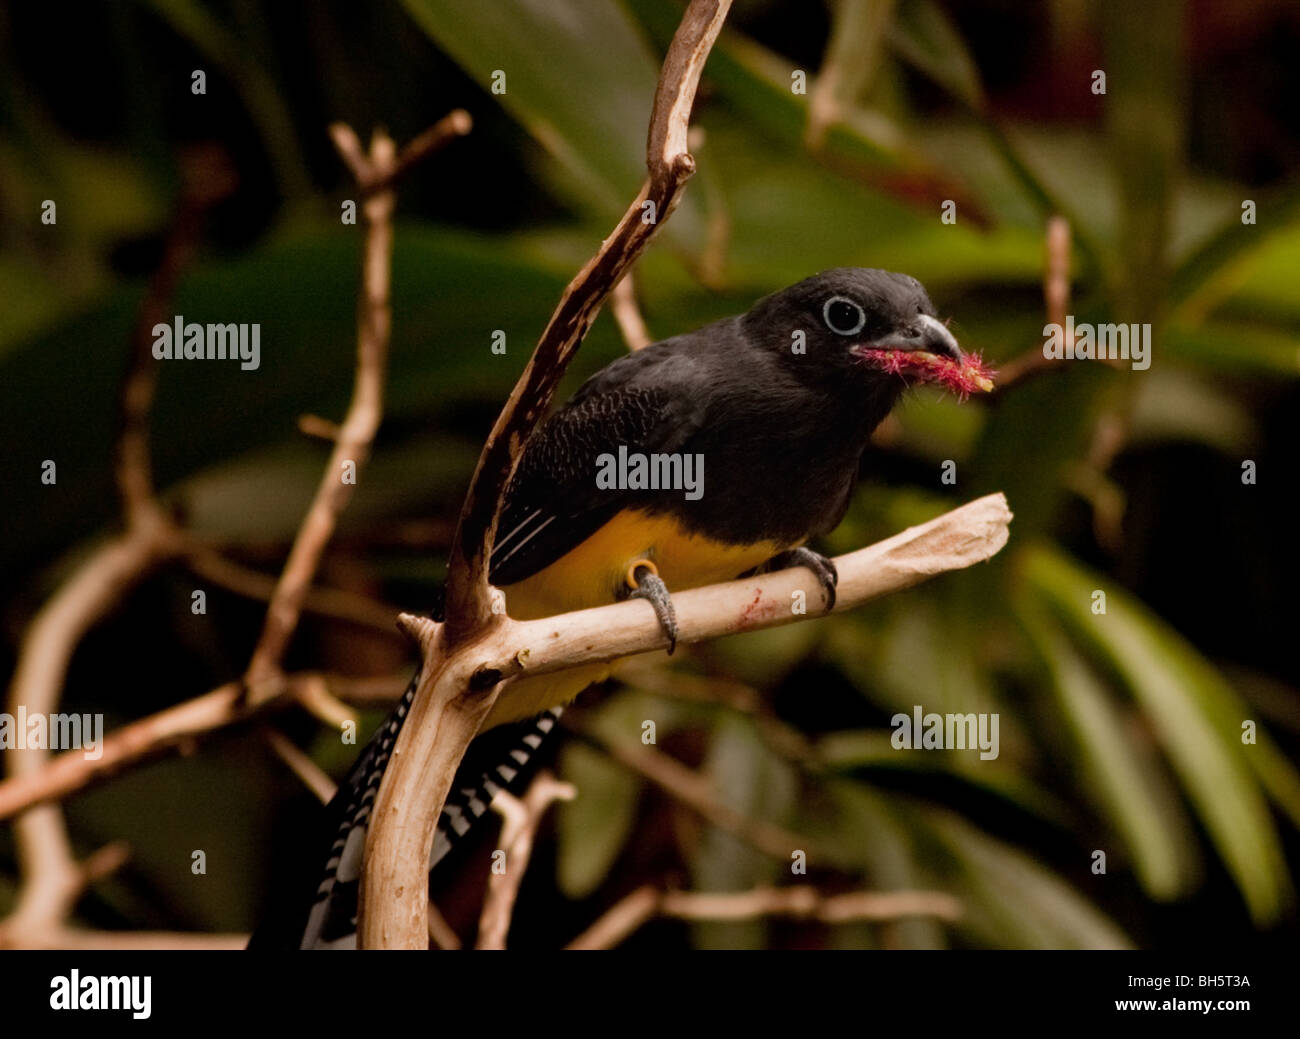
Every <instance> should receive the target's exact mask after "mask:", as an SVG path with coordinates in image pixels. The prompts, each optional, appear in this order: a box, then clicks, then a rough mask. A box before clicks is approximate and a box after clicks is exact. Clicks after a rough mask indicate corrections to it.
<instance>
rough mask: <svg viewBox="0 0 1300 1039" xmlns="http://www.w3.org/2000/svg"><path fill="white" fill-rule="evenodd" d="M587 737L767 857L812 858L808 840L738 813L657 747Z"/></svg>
mask: <svg viewBox="0 0 1300 1039" xmlns="http://www.w3.org/2000/svg"><path fill="white" fill-rule="evenodd" d="M584 735H586V737H587V738H588V739H590V740H592V742H593V743H595V744H596V745H597V746H598V747H600V749H601V750H603V751H604V752H605V753H606V754H608V755H609V756H610V757H611V758H613V759H614V760H615V761H617V762H618V763H619V764H620V765H622V766H624V767H625V768H629V769H631V770H632V771H633V772H636V773H637V774H639V775H641V776H644V777H645V778H646V779H649V780H650V781H651V782H653V783H655V784H656V785H657V786H660V787H663V789H664V790H666V791H668V793H670V794H671V795H672V796H673V797H675V798H676V799H677V800H678V801H680V802H681V803H682V804H684V805H686V806H687V807H688V808H690V809H692V810H693V811H695V812H696V813H697V814H698V815H699V816H700V817H701V818H703V819H705V820H706V821H707V822H710V823H712V824H713V825H714V826H716V827H718V829H720V830H726V831H727V832H728V833H730V834H732V835H733V836H735V837H738V838H740V840H742V841H744V842H745V843H746V844H748V845H750V846H751V847H754V848H756V849H758V850H759V851H761V852H762V853H763V854H764V855H770V856H771V857H772V858H774V859H782V860H784V861H786V862H788V861H790V856H791V854H792V853H793V852H794V851H796V850H802V851H806V852H809V853H810V854H811V853H812V851H813V850H814V849H813V846H812V842H810V841H809V840H808V839H807V838H806V837H800V836H799V835H798V834H794V833H791V832H789V831H788V830H785V829H782V828H781V827H780V826H776V825H774V824H773V823H769V822H767V821H766V820H764V819H752V818H750V817H749V816H747V815H745V814H744V813H743V812H738V811H736V810H735V809H734V808H732V807H731V806H730V805H729V804H727V803H726V802H725V801H723V800H722V798H721V797H719V796H718V792H717V791H716V790H715V789H714V787H713V784H712V783H710V782H709V781H708V780H707V779H706V778H705V777H704V776H702V775H700V774H699V773H698V772H695V771H693V770H692V769H689V768H687V767H686V766H685V765H683V764H682V763H681V762H680V761H677V760H676V759H674V758H671V757H669V756H668V755H667V754H665V753H664V752H663V751H660V750H655V749H654V748H653V747H642V746H636V747H629V746H626V745H625V744H621V743H616V742H613V741H608V740H601V739H597V738H596V737H595V736H593V735H592V734H591V733H585V734H584Z"/></svg>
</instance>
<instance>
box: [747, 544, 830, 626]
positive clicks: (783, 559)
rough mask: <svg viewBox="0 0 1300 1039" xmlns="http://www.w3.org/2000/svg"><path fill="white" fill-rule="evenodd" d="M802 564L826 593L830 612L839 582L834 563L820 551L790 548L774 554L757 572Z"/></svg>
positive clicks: (827, 609)
mask: <svg viewBox="0 0 1300 1039" xmlns="http://www.w3.org/2000/svg"><path fill="white" fill-rule="evenodd" d="M794 566H802V567H806V568H807V569H809V570H811V571H812V572H813V574H814V575H815V576H816V578H817V583H818V584H820V585H821V586H822V590H823V591H824V592H825V593H826V612H827V613H830V612H831V610H833V609H835V589H836V587H837V586H838V585H839V582H840V574H839V571H838V570H836V569H835V564H834V563H832V562H831V561H830V560H829V559H827V558H826V557H825V556H824V555H822V554H821V553H820V552H814V551H813V550H812V549H811V548H803V547H802V546H800V547H799V548H792V549H790V550H789V551H788V552H781V553H779V554H777V555H774V556H773V557H772V558H771V559H769V560H768V561H767V562H766V563H764V564H763V565H762V566H761V567H759V570H758V572H759V573H764V574H770V573H772V572H773V571H775V570H785V569H787V568H788V567H794Z"/></svg>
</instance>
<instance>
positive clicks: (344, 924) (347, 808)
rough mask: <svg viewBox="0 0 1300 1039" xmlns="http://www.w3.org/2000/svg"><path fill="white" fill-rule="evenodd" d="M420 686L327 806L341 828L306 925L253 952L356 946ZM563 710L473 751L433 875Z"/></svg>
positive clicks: (457, 786)
mask: <svg viewBox="0 0 1300 1039" xmlns="http://www.w3.org/2000/svg"><path fill="white" fill-rule="evenodd" d="M419 681H420V672H419V670H418V669H417V670H416V672H415V675H414V676H413V677H412V679H411V683H410V685H408V686H407V688H406V692H405V693H403V694H402V699H401V700H400V701H399V703H398V705H397V708H396V709H395V710H394V711H393V713H392V714H391V715H390V716H389V718H388V720H387V721H385V722H384V724H383V725H381V726H380V728H379V730H378V731H377V732H376V733H375V735H374V736H372V737H371V739H370V742H369V743H368V744H367V745H366V748H365V750H364V751H362V753H361V756H360V757H359V758H358V759H357V763H356V765H354V766H353V768H352V771H351V772H349V773H348V777H347V778H346V779H345V780H344V781H343V782H342V783H341V784H340V786H339V789H338V792H337V793H336V794H335V795H334V798H333V800H332V801H330V803H329V806H328V808H327V814H328V817H329V818H330V819H331V820H335V821H336V822H335V825H336V827H337V828H336V830H335V834H334V843H333V844H332V845H331V847H330V849H329V856H328V860H327V861H326V863H325V869H324V872H323V874H322V875H321V879H320V882H319V884H318V886H317V888H316V894H315V899H314V900H313V902H312V904H311V907H310V910H309V912H308V913H307V915H306V922H305V925H304V924H303V921H302V917H301V915H300V914H294V916H293V918H292V919H290V920H289V921H288V923H287V928H286V925H285V924H284V923H282V924H279V925H269V926H267V927H265V928H262V929H259V931H258V933H257V934H255V935H254V936H253V940H252V941H251V942H250V943H249V947H250V948H268V947H281V948H283V947H287V946H289V947H291V946H296V947H297V948H299V949H355V948H356V944H357V904H358V895H359V893H360V883H361V864H362V853H363V852H364V850H365V845H366V829H367V824H368V823H369V821H370V813H371V810H372V809H373V807H374V803H375V797H376V796H377V795H378V793H379V782H380V780H381V779H382V778H383V775H384V770H385V769H386V768H387V767H388V761H389V758H390V757H391V756H392V752H393V744H394V743H396V742H397V734H398V733H399V732H401V730H402V724H403V722H405V720H406V715H407V713H408V712H409V711H410V709H411V702H412V700H413V699H414V698H415V690H416V688H417V687H418V685H419ZM562 710H563V708H559V707H557V708H553V709H551V710H549V711H546V712H544V713H542V714H540V715H538V716H537V717H536V718H533V719H531V720H530V721H524V722H516V723H514V724H513V725H503V726H499V727H498V728H495V729H492V730H490V731H489V732H488V733H486V734H484V735H483V736H480V737H478V738H477V739H476V740H475V741H474V742H473V743H472V744H471V745H470V748H469V751H468V752H467V753H466V755H465V758H464V760H463V761H462V762H461V764H460V768H459V769H457V771H456V776H455V778H454V780H453V781H452V785H451V789H450V791H449V792H448V794H447V802H446V804H445V805H444V806H443V809H442V815H441V816H440V817H439V819H438V828H437V830H436V831H435V833H434V838H433V846H432V848H431V849H430V853H429V869H430V870H432V869H433V868H434V867H435V866H436V865H437V864H438V863H439V862H440V861H442V859H443V858H444V857H445V856H446V855H447V853H448V852H449V851H451V849H452V848H453V847H455V845H456V844H457V842H459V841H460V839H461V838H462V837H464V836H465V835H466V834H467V833H468V832H469V831H470V829H471V828H472V827H473V825H474V823H475V822H477V821H478V820H479V819H480V818H481V817H482V816H483V815H484V814H485V813H486V812H487V810H488V806H489V805H490V804H491V803H492V799H493V798H494V797H496V795H497V794H498V793H500V792H501V791H502V790H508V789H514V788H516V787H517V786H519V785H520V784H521V782H522V779H523V778H524V777H525V774H526V773H527V772H528V771H529V769H528V767H527V766H528V765H529V764H530V762H531V759H532V758H533V755H534V754H535V752H536V751H537V749H538V748H539V747H540V746H541V745H542V741H543V740H544V739H545V738H546V735H547V734H548V733H549V732H550V731H551V730H552V729H553V728H555V723H556V721H557V720H558V719H559V717H560V714H561V712H562Z"/></svg>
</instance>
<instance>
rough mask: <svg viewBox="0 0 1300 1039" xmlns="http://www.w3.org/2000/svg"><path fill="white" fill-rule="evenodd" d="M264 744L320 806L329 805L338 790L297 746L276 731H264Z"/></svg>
mask: <svg viewBox="0 0 1300 1039" xmlns="http://www.w3.org/2000/svg"><path fill="white" fill-rule="evenodd" d="M266 742H267V744H268V745H269V746H270V748H271V749H272V750H273V751H275V756H276V757H278V758H279V759H280V760H281V761H283V762H284V763H285V764H286V765H288V766H289V770H290V771H291V772H293V774H294V775H295V776H297V777H298V778H299V779H301V780H302V784H303V786H305V787H306V788H307V789H308V790H310V791H311V792H312V793H313V794H315V795H316V800H318V801H319V802H320V803H321V804H329V803H330V801H331V800H332V799H333V797H334V792H335V791H336V790H337V789H338V784H337V783H335V782H334V780H332V779H330V777H329V776H328V775H326V774H325V772H324V771H323V770H322V769H321V767H320V766H319V765H317V764H316V762H314V761H312V759H311V758H310V757H309V756H308V755H307V754H304V753H303V752H302V751H301V750H299V749H298V746H297V744H295V743H294V742H293V740H291V739H289V737H288V736H286V735H285V734H284V733H282V732H280V731H279V730H278V729H271V728H268V729H267V730H266Z"/></svg>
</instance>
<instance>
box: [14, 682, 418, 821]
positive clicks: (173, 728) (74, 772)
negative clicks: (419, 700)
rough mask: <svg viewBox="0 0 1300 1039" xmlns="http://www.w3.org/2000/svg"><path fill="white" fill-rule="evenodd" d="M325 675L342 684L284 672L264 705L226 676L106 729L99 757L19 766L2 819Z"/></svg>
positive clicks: (300, 690)
mask: <svg viewBox="0 0 1300 1039" xmlns="http://www.w3.org/2000/svg"><path fill="white" fill-rule="evenodd" d="M320 681H326V682H333V683H335V684H336V685H337V684H338V681H339V680H335V679H322V676H320V675H318V674H315V673H313V672H307V673H302V674H289V675H285V676H283V678H282V679H281V680H280V682H279V685H281V686H282V688H283V691H284V693H285V695H283V696H281V697H279V698H278V699H276V700H275V701H273V702H268V703H267V704H266V705H265V706H264V707H263V708H260V709H254V708H252V707H250V706H249V705H248V704H247V703H246V702H245V697H244V696H243V694H242V687H241V684H240V683H239V682H227V683H225V684H224V685H221V686H218V687H217V688H216V689H213V690H212V691H211V692H207V693H204V694H203V695H202V696H196V697H194V698H193V699H191V700H186V701H185V702H184V703H180V704H177V705H176V706H174V707H168V708H165V709H164V710H161V711H159V712H157V713H156V714H151V715H149V716H148V717H145V718H141V719H139V720H137V721H134V722H130V723H129V724H127V725H123V726H122V727H121V728H119V729H116V730H115V731H113V732H111V733H109V734H107V735H106V736H105V737H104V738H103V741H102V742H101V744H100V746H99V747H98V748H97V756H96V757H93V758H92V757H88V756H87V755H86V754H85V753H84V752H82V751H80V750H68V751H64V752H63V753H62V754H59V755H56V756H55V757H54V758H52V759H51V760H50V761H49V762H48V763H47V764H45V765H44V767H42V768H39V769H35V770H28V771H20V770H18V769H15V770H14V775H13V776H12V777H11V778H9V779H6V780H5V781H4V782H3V783H0V819H7V818H8V817H10V816H11V815H14V814H16V813H17V812H21V811H24V810H25V809H27V808H30V807H31V806H33V805H39V804H42V803H43V802H47V801H57V800H59V799H61V798H64V797H67V796H68V795H69V794H71V793H74V792H76V791H78V790H81V789H83V788H85V787H87V786H89V785H91V784H92V783H95V782H98V781H102V780H104V779H107V778H109V777H111V776H113V775H116V774H117V773H118V772H120V771H121V770H123V769H124V768H126V767H127V766H131V765H138V764H141V763H142V762H144V761H149V760H152V759H153V758H155V757H157V756H158V755H160V754H163V753H165V752H166V751H168V750H172V749H176V748H183V747H187V746H192V745H193V744H194V742H195V741H196V740H197V739H198V738H200V737H202V736H205V735H208V734H209V733H212V732H215V731H217V730H218V729H222V728H226V727H228V726H230V725H235V724H237V723H239V722H244V721H247V720H248V719H250V718H252V717H254V716H255V715H257V714H259V713H261V712H263V711H267V710H278V709H283V708H285V707H288V706H289V705H290V704H292V703H294V702H296V698H297V696H298V695H299V694H303V695H305V696H308V697H310V696H313V695H314V694H315V691H316V690H317V687H318V686H317V684H318V682H320ZM342 681H344V682H346V680H342ZM360 681H361V688H362V690H363V692H364V696H362V697H361V699H363V700H369V699H371V698H372V697H373V696H374V692H373V691H372V690H373V688H374V687H377V686H378V685H379V684H381V683H382V686H383V689H384V691H385V692H386V693H388V692H391V690H393V689H397V693H398V694H400V692H401V690H400V688H399V687H398V684H397V682H396V680H392V679H367V680H360ZM386 698H388V699H391V698H392V696H387V697H386ZM23 753H25V752H23ZM18 756H19V754H18V752H14V758H15V760H17V758H18Z"/></svg>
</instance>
